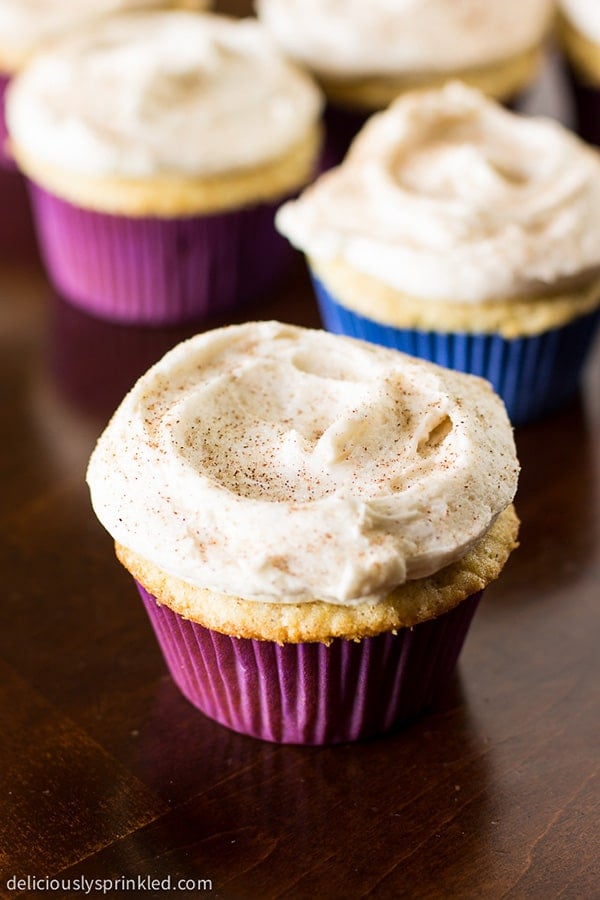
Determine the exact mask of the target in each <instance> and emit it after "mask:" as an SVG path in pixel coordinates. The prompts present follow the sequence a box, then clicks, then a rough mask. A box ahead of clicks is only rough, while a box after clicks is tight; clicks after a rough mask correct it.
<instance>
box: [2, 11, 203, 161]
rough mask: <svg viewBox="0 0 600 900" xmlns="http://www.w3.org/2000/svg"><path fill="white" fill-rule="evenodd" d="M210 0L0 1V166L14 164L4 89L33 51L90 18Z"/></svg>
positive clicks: (41, 48)
mask: <svg viewBox="0 0 600 900" xmlns="http://www.w3.org/2000/svg"><path fill="white" fill-rule="evenodd" d="M209 5H210V4H209V0H171V2H169V0H85V2H82V3H81V4H79V5H77V4H75V3H73V0H0V165H5V166H7V167H13V166H14V162H13V159H12V155H11V153H10V149H9V147H8V142H7V138H8V135H7V131H6V122H5V116H4V97H5V93H6V88H7V87H8V84H9V82H10V80H11V78H13V76H14V75H15V74H16V73H17V72H19V71H20V70H21V69H22V68H23V67H24V65H25V64H26V63H27V62H28V61H29V60H30V59H31V57H32V56H33V55H34V54H35V53H39V52H40V51H42V50H43V49H45V48H47V47H48V45H49V44H51V43H52V42H53V41H55V40H56V39H57V38H60V37H61V36H62V35H65V34H67V33H68V32H69V31H73V30H74V29H77V28H80V27H81V26H82V25H85V23H86V22H89V21H90V20H91V19H96V18H98V17H99V16H103V15H106V14H109V13H115V12H119V11H123V10H135V9H152V8H155V9H160V8H165V9H167V8H175V9H177V8H180V9H183V8H187V9H196V10H200V9H204V8H206V7H207V6H209Z"/></svg>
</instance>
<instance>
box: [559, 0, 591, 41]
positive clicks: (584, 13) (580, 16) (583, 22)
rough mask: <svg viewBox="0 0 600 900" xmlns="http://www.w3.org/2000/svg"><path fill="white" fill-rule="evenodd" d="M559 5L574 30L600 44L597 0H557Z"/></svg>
mask: <svg viewBox="0 0 600 900" xmlns="http://www.w3.org/2000/svg"><path fill="white" fill-rule="evenodd" d="M559 5H560V8H561V9H562V12H563V13H564V15H565V17H566V18H567V19H568V20H569V21H570V22H571V24H572V25H573V27H574V28H575V30H576V31H578V32H579V33H580V34H582V35H583V36H584V37H587V38H588V39H589V40H590V41H592V42H593V43H595V44H600V2H599V0H559Z"/></svg>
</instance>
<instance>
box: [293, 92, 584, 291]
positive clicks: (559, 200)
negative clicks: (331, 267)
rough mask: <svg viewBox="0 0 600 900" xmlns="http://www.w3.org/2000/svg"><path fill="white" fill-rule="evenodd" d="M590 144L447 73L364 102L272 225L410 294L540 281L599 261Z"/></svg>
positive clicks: (544, 286) (548, 285)
mask: <svg viewBox="0 0 600 900" xmlns="http://www.w3.org/2000/svg"><path fill="white" fill-rule="evenodd" d="M599 204H600V157H598V154H597V153H596V152H595V151H593V150H591V149H590V148H588V147H587V146H586V145H584V144H583V142H581V141H579V140H578V139H577V138H576V137H575V136H574V135H572V134H570V133H569V132H568V131H567V130H566V129H564V128H563V127H562V126H561V125H559V124H558V123H557V122H554V121H552V120H550V119H541V118H525V117H522V116H517V115H515V114H513V113H510V112H508V111H506V110H505V109H503V108H502V107H500V106H498V105H497V104H495V103H494V102H493V101H490V100H487V99H486V98H485V97H484V96H483V95H482V94H480V93H479V92H477V91H475V90H472V89H469V88H467V87H465V86H463V85H461V84H459V83H453V84H449V85H447V86H446V87H445V88H443V89H441V90H438V91H427V92H418V93H417V92H415V93H413V94H407V95H404V96H403V97H401V98H400V99H399V100H397V101H396V102H395V103H394V104H392V106H391V107H390V108H389V109H388V110H387V111H385V112H384V113H381V114H379V115H376V116H373V117H372V118H371V119H370V120H369V122H368V123H367V125H366V126H365V128H364V129H363V130H362V132H361V133H360V134H359V135H358V137H357V138H356V139H355V141H354V143H353V145H352V146H351V148H350V151H349V153H348V155H347V157H346V159H345V161H344V162H343V163H342V165H341V166H340V167H338V168H337V169H334V170H332V171H331V172H329V173H327V174H326V175H324V176H323V177H322V178H321V179H319V180H318V181H317V182H316V183H315V184H314V185H313V186H311V187H309V188H308V189H307V190H306V191H305V192H304V194H303V195H302V196H301V198H300V199H299V200H298V201H296V202H292V203H289V204H287V205H286V206H284V207H283V208H282V209H281V210H280V212H279V214H278V219H277V222H278V225H279V227H280V229H281V230H282V231H283V232H284V233H285V234H287V236H288V237H289V238H290V240H291V241H292V242H293V243H294V244H296V246H298V247H299V248H300V249H302V250H304V251H305V252H306V253H307V254H308V255H309V256H311V257H313V258H314V259H316V260H318V259H323V260H325V259H332V260H333V259H340V260H344V261H345V262H347V263H348V264H349V265H351V266H352V267H353V268H355V269H357V270H359V271H362V272H364V273H365V274H368V275H372V276H374V277H376V278H378V279H379V280H381V281H383V282H384V283H386V284H388V285H390V286H391V287H393V288H395V289H397V290H400V291H403V292H404V293H407V294H410V295H412V296H416V297H424V298H430V299H434V300H447V301H455V302H473V303H476V302H483V301H488V300H494V299H497V298H498V299H499V298H502V299H505V298H509V297H519V296H526V295H531V294H532V293H534V294H535V293H538V292H542V293H543V292H544V291H548V290H554V289H556V288H558V287H560V286H562V285H563V283H566V282H568V280H569V279H571V278H572V277H573V276H575V275H579V274H581V273H584V272H588V271H590V270H593V269H596V268H597V267H598V266H599V265H600V252H599V250H598V247H599V242H600V213H599V209H600V205H599Z"/></svg>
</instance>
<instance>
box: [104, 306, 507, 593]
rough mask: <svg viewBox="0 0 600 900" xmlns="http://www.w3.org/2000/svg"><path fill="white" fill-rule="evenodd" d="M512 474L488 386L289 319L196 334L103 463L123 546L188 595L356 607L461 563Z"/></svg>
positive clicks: (129, 406) (138, 388) (116, 430)
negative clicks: (182, 584) (212, 593)
mask: <svg viewBox="0 0 600 900" xmlns="http://www.w3.org/2000/svg"><path fill="white" fill-rule="evenodd" d="M517 469H518V464H517V460H516V456H515V448H514V443H513V437H512V430H511V427H510V425H509V422H508V419H507V417H506V413H505V410H504V407H503V405H502V403H501V401H500V400H499V399H498V397H497V396H496V395H495V394H494V393H493V391H492V389H491V387H490V386H489V384H488V383H487V382H485V381H483V380H482V379H479V378H475V377H473V376H470V375H463V374H459V373H457V372H452V371H449V370H446V369H442V368H439V367H437V366H434V365H432V364H431V363H427V362H423V361H422V360H417V359H413V358H411V357H408V356H405V355H403V354H400V353H397V352H396V351H394V350H388V349H385V348H382V347H379V346H376V345H373V344H367V343H363V342H359V341H356V340H353V339H352V338H342V337H337V336H334V335H331V334H328V333H326V332H323V331H311V330H308V329H302V328H296V327H293V326H289V325H282V324H280V323H277V322H263V323H248V324H245V325H240V326H230V327H228V328H222V329H219V330H216V331H212V332H207V333H205V334H202V335H198V336H197V337H195V338H192V339H191V340H189V341H187V342H184V343H183V344H180V345H179V346H178V347H176V348H175V349H174V350H172V351H171V352H169V353H168V354H167V355H166V356H165V357H164V358H163V359H162V360H161V361H160V362H159V363H157V364H156V365H155V366H154V367H153V368H152V369H150V370H149V371H148V372H147V373H146V374H145V375H144V376H143V377H142V378H141V379H140V380H139V381H138V383H137V384H136V385H135V387H134V388H133V390H132V391H131V392H130V393H129V394H128V396H127V397H126V398H125V399H124V401H123V403H122V404H121V406H120V407H119V409H118V410H117V412H116V413H115V415H114V417H113V418H112V420H111V422H110V423H109V425H108V427H107V429H106V431H105V432H104V434H103V435H102V436H101V438H100V440H99V442H98V444H97V447H96V449H95V451H94V453H93V455H92V457H91V460H90V464H89V469H88V475H87V478H88V483H89V485H90V489H91V495H92V503H93V506H94V510H95V512H96V514H97V516H98V518H99V519H100V521H101V522H102V523H103V524H104V526H105V527H106V528H107V530H108V531H109V532H110V533H111V534H112V535H113V537H114V538H115V539H116V540H117V541H118V542H120V543H121V544H123V545H124V546H126V547H128V548H130V549H131V550H133V551H134V552H136V553H138V554H139V555H141V556H142V557H143V558H145V559H149V560H152V561H153V562H154V563H156V564H157V565H158V566H160V567H161V568H162V569H163V570H165V571H166V572H167V573H170V574H172V575H174V576H176V577H178V578H180V579H183V580H184V581H186V582H189V583H191V584H194V585H198V586H201V587H206V588H210V589H212V590H217V591H220V592H223V593H226V594H231V595H234V596H242V597H245V598H247V599H259V600H267V601H273V602H276V601H279V602H292V601H293V602H301V601H307V600H311V599H314V598H321V599H323V600H326V601H330V602H332V603H339V604H352V603H356V602H359V601H360V600H361V599H364V598H368V597H383V596H386V595H387V594H388V593H389V591H390V590H391V589H393V588H394V587H395V586H396V585H398V584H401V583H403V582H404V581H405V580H406V579H414V578H419V577H422V576H426V575H429V574H431V573H433V572H436V571H438V570H439V569H440V568H442V567H444V566H446V565H447V564H449V563H450V562H452V561H454V560H456V559H458V558H460V557H462V556H463V555H464V554H465V553H466V552H467V551H468V549H470V548H471V547H472V546H473V545H474V544H475V543H476V542H477V541H479V540H480V539H481V537H482V536H483V535H484V534H485V533H486V531H487V530H488V529H489V527H490V526H491V524H492V523H493V521H494V520H495V518H496V516H497V515H498V514H499V513H500V512H501V511H502V510H503V509H505V508H506V506H507V505H508V504H509V503H510V502H511V500H512V497H513V495H514V493H515V489H516V480H517Z"/></svg>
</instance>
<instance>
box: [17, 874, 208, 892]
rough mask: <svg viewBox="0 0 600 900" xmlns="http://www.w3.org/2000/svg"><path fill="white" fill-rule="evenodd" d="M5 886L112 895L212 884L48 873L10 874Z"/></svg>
mask: <svg viewBox="0 0 600 900" xmlns="http://www.w3.org/2000/svg"><path fill="white" fill-rule="evenodd" d="M6 889H7V890H9V891H41V892H46V893H48V894H51V893H57V892H59V891H60V892H61V894H68V893H73V894H85V895H89V894H91V893H92V892H93V893H94V894H111V893H113V892H114V891H139V892H140V893H141V892H143V891H164V892H167V891H173V892H175V891H182V892H183V891H207V892H208V891H212V889H213V883H212V879H210V878H172V877H171V876H170V875H167V876H165V877H164V878H154V877H152V876H151V875H137V876H132V877H128V876H125V875H119V876H118V877H117V878H86V877H85V875H78V876H76V877H74V878H61V877H57V878H52V877H49V876H41V877H38V876H36V875H25V876H22V877H19V876H17V875H11V877H10V878H7V879H6Z"/></svg>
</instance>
